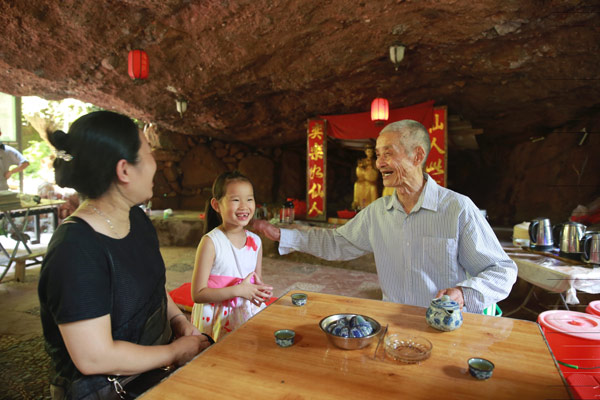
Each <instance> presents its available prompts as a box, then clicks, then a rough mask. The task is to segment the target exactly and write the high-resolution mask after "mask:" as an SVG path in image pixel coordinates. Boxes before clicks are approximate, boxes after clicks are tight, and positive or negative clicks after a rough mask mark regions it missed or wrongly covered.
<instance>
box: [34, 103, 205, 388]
mask: <svg viewBox="0 0 600 400" xmlns="http://www.w3.org/2000/svg"><path fill="white" fill-rule="evenodd" d="M48 137H49V140H50V142H51V143H52V145H53V146H54V147H55V148H56V149H57V159H56V161H55V162H54V167H55V174H56V183H57V184H58V185H60V186H62V187H72V188H74V189H75V190H76V191H77V192H78V193H79V194H80V195H81V196H82V198H85V201H83V202H82V203H81V205H80V206H79V207H78V208H77V210H76V211H75V212H74V213H73V215H72V216H71V217H70V218H69V219H67V220H66V221H65V222H64V223H63V224H61V225H60V226H59V228H58V229H57V230H56V232H55V233H54V235H53V236H52V240H51V241H50V244H49V245H48V251H47V255H46V257H45V259H44V262H43V264H42V271H41V276H40V282H39V287H38V294H39V298H40V305H41V309H40V312H41V319H42V327H43V330H44V337H45V340H46V349H47V351H48V353H49V355H50V357H51V359H52V363H53V366H54V369H55V371H54V373H53V376H52V379H51V384H52V386H51V390H52V395H53V398H69V399H70V398H73V399H80V398H89V399H96V398H110V397H109V396H114V395H116V392H115V387H117V388H118V386H119V385H114V384H112V383H111V382H110V381H109V378H110V379H113V378H114V376H117V375H124V376H126V375H136V374H139V373H142V372H145V371H149V370H153V369H156V368H159V367H164V366H168V365H172V364H175V365H182V364H185V363H186V362H188V361H189V360H191V359H192V358H193V357H194V356H196V355H197V354H198V353H199V352H201V351H202V350H203V349H205V348H206V347H207V346H208V345H209V338H208V337H207V336H204V335H201V334H200V333H199V332H198V330H197V329H196V328H195V327H194V326H193V325H192V324H191V323H190V322H189V321H188V320H187V318H185V316H184V315H183V314H182V313H181V312H180V311H179V309H178V308H177V306H176V305H175V303H174V302H173V301H172V300H171V298H170V297H169V295H168V294H167V292H166V290H165V266H164V262H163V259H162V257H161V254H160V251H159V246H158V238H157V236H156V232H155V230H154V228H153V226H152V223H151V222H150V220H149V219H148V218H147V217H146V215H145V214H144V212H143V211H142V210H141V209H140V208H139V207H137V206H136V205H137V204H140V203H142V202H144V201H145V200H147V199H149V198H150V197H151V196H152V179H153V176H154V172H155V171H156V162H155V161H154V158H153V157H152V153H151V149H150V146H149V144H148V142H147V141H146V139H145V137H144V136H143V135H142V134H141V133H140V132H139V131H138V129H137V127H136V125H135V124H134V122H133V121H132V120H131V119H130V118H128V117H125V116H123V115H120V114H116V113H113V112H109V111H97V112H93V113H90V114H87V115H85V116H83V117H81V118H79V119H78V120H77V121H75V122H74V123H73V124H72V125H71V128H70V129H69V133H68V134H65V133H64V132H62V131H56V132H54V133H49V135H48ZM172 334H173V335H174V336H175V338H176V339H175V340H173V341H172V342H170V343H169V340H170V338H171V335H172Z"/></svg>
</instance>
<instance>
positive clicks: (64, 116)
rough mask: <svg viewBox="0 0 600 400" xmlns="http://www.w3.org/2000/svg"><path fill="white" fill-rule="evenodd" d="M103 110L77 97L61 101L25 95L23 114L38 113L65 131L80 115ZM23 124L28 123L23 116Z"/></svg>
mask: <svg viewBox="0 0 600 400" xmlns="http://www.w3.org/2000/svg"><path fill="white" fill-rule="evenodd" d="M97 110H101V108H100V107H98V106H95V105H93V104H90V103H84V102H82V101H79V100H77V99H64V100H60V101H49V100H45V99H42V98H40V97H35V96H27V97H23V102H22V114H23V116H25V115H35V114H38V115H40V116H41V117H42V118H44V119H47V120H50V121H53V122H54V123H55V124H56V125H57V126H58V127H60V128H61V129H62V130H64V131H65V132H66V131H67V130H68V129H69V125H71V123H73V121H75V120H76V119H77V118H79V117H80V116H82V115H84V114H87V113H89V112H92V111H97ZM22 122H23V125H27V121H26V120H25V118H24V117H23V118H22Z"/></svg>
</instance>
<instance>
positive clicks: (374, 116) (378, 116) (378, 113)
mask: <svg viewBox="0 0 600 400" xmlns="http://www.w3.org/2000/svg"><path fill="white" fill-rule="evenodd" d="M389 114H390V105H389V103H388V101H387V100H386V99H384V98H381V97H378V98H376V99H375V100H373V102H372V103H371V121H375V124H377V125H382V124H383V123H384V122H385V121H387V120H388V118H389Z"/></svg>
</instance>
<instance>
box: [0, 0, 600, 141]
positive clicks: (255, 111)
mask: <svg viewBox="0 0 600 400" xmlns="http://www.w3.org/2000/svg"><path fill="white" fill-rule="evenodd" d="M599 12H600V3H599V2H598V1H576V0H565V1H558V0H554V1H553V0H544V1H542V0H530V1H522V0H485V1H471V0H469V1H467V0H463V1H459V0H423V1H417V0H397V1H392V0H371V1H364V0H358V1H348V0H320V1H310V0H287V1H286V0H251V1H248V0H240V1H234V0H221V1H193V0H187V1H186V0H146V1H137V0H128V1H115V0H112V1H98V0H77V1H76V0H62V1H55V0H37V1H35V2H25V1H15V0H12V1H2V2H1V3H0V33H1V37H2V40H1V41H0V91H1V92H5V93H9V94H12V95H22V96H25V95H37V96H41V97H44V98H47V99H61V98H65V97H73V98H77V99H80V100H83V101H87V102H91V103H94V104H96V105H98V106H101V107H103V108H107V109H114V110H118V111H120V112H123V113H126V114H128V115H130V116H133V117H135V118H138V119H140V120H143V121H147V122H153V123H155V124H157V126H158V127H159V129H162V130H165V131H173V132H179V133H183V134H190V135H203V136H209V137H213V138H218V139H221V140H224V141H233V140H239V141H242V142H246V143H254V144H256V143H258V142H260V143H261V145H263V146H265V145H273V146H278V145H285V144H292V143H300V142H301V141H303V140H304V138H305V134H306V133H305V123H306V119H307V118H310V117H314V116H316V115H319V114H345V113H355V112H364V111H368V109H369V107H370V102H371V100H372V99H373V98H374V97H377V96H383V97H386V98H388V99H389V101H390V105H391V107H392V108H400V107H405V106H409V105H412V104H415V103H419V102H423V101H426V100H430V99H432V100H435V101H436V104H439V105H447V106H448V109H449V113H450V114H451V115H453V116H454V117H455V118H458V119H459V120H464V121H469V122H470V124H471V125H472V126H473V127H474V128H476V129H479V130H480V131H482V132H483V134H484V135H485V136H487V137H489V138H490V139H492V140H495V139H501V140H506V141H520V140H527V139H528V138H529V137H531V136H536V135H543V134H545V133H548V132H550V131H551V130H552V129H554V128H557V127H560V126H563V125H565V124H567V123H569V122H570V121H573V120H576V119H578V118H581V117H585V116H589V115H590V114H592V113H595V112H597V109H598V105H599V104H600V100H599V99H600V79H598V76H599V75H598V72H599V69H600V51H599V45H600V40H599V39H600V15H599ZM394 42H402V43H403V44H404V45H405V46H406V54H405V59H404V60H403V61H402V63H401V64H400V66H399V69H398V71H395V70H394V66H393V64H392V63H391V62H390V60H389V58H388V47H389V46H390V45H391V44H392V43H394ZM131 49H144V50H145V51H146V52H147V53H148V55H149V59H150V76H149V78H148V79H147V80H145V81H143V82H134V81H132V80H131V79H130V78H129V76H128V75H127V54H128V51H129V50H131ZM177 98H185V99H187V101H188V102H189V107H188V110H187V112H186V113H185V114H184V116H183V118H181V117H180V116H179V114H178V113H177V111H176V107H175V99H177Z"/></svg>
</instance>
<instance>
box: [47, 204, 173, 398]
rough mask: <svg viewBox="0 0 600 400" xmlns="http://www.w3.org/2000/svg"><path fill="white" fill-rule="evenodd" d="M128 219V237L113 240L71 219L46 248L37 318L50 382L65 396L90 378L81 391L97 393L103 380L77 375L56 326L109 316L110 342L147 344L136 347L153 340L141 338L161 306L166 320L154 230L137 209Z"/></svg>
mask: <svg viewBox="0 0 600 400" xmlns="http://www.w3.org/2000/svg"><path fill="white" fill-rule="evenodd" d="M129 220H130V224H131V229H130V231H129V234H128V235H127V236H126V237H124V238H122V239H113V238H110V237H108V236H105V235H102V234H100V233H97V232H95V231H94V230H93V229H92V228H91V226H89V225H88V224H87V223H86V222H85V221H83V220H82V219H80V218H72V219H71V221H73V222H65V223H63V224H61V225H60V226H59V227H58V229H57V230H56V232H55V233H54V235H53V236H52V239H51V241H50V243H49V245H48V250H47V253H46V257H45V258H44V261H43V263H42V270H41V275H40V281H39V286H38V295H39V298H40V314H41V319H42V327H43V330H44V337H45V341H46V350H47V351H48V353H49V354H50V357H51V359H52V363H53V366H54V370H55V371H54V374H53V376H52V377H51V382H52V383H53V384H55V385H58V386H63V387H64V388H65V390H66V392H67V395H68V397H77V396H75V395H74V394H73V393H70V392H71V385H72V383H73V382H74V381H76V380H80V381H81V380H86V379H91V380H92V381H94V383H92V381H90V383H91V384H90V385H87V386H89V387H86V389H85V390H97V388H96V387H95V386H98V385H100V384H105V383H106V379H105V378H99V377H98V376H91V377H90V376H83V375H82V374H81V373H80V372H79V371H78V370H77V368H76V367H75V365H74V364H73V361H72V360H71V357H70V356H69V353H68V352H67V349H66V347H65V343H64V342H63V339H62V336H61V334H60V331H59V329H58V325H59V324H64V323H69V322H75V321H81V320H85V319H90V318H97V317H101V316H104V315H107V314H110V320H111V326H112V336H113V339H114V340H124V341H128V342H132V343H140V344H151V343H141V342H140V340H142V341H146V340H150V341H152V340H153V338H150V339H147V338H144V339H142V333H143V331H144V326H145V324H146V321H147V320H148V318H149V316H150V315H151V314H153V313H155V312H156V311H157V310H158V309H159V308H161V306H162V307H163V308H164V311H163V310H161V311H160V313H161V314H164V315H163V316H162V317H161V320H164V321H166V307H165V304H166V293H165V265H164V261H163V259H162V256H161V254H160V251H159V244H158V237H157V235H156V231H155V229H154V227H153V226H152V223H151V222H150V220H149V219H148V217H147V216H146V214H144V212H143V211H142V210H141V209H140V208H139V207H132V208H131V210H130V213H129ZM161 323H162V322H161ZM167 324H168V323H167ZM84 394H85V393H80V395H84Z"/></svg>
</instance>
